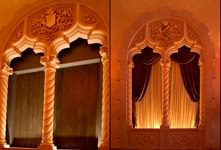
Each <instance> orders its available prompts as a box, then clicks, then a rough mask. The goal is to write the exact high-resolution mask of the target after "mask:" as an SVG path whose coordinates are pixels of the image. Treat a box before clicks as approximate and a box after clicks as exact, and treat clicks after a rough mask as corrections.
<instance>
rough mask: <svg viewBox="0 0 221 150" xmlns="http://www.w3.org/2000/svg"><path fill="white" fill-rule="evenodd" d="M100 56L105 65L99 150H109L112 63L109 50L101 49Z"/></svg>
mask: <svg viewBox="0 0 221 150" xmlns="http://www.w3.org/2000/svg"><path fill="white" fill-rule="evenodd" d="M100 55H101V57H102V60H101V61H102V65H103V67H102V68H103V82H102V116H101V136H102V137H101V144H100V146H99V149H100V150H101V149H102V150H108V149H110V146H109V113H110V111H109V109H110V63H109V55H108V49H107V48H106V47H101V49H100Z"/></svg>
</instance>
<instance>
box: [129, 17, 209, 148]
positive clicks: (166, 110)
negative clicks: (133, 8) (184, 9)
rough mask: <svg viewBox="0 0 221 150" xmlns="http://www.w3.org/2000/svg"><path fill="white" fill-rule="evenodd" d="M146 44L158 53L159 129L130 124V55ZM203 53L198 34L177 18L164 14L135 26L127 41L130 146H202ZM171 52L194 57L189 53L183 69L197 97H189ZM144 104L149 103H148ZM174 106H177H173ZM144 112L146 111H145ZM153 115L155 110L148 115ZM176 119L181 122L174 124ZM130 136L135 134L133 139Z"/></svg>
mask: <svg viewBox="0 0 221 150" xmlns="http://www.w3.org/2000/svg"><path fill="white" fill-rule="evenodd" d="M145 47H149V48H151V49H152V50H153V53H158V54H160V56H161V58H160V69H161V75H160V76H161V77H160V78H161V85H160V87H161V98H162V99H160V100H159V101H160V102H161V120H160V128H158V129H153V128H148V126H145V127H144V128H133V127H134V126H133V124H132V122H133V93H134V91H133V90H134V89H133V82H134V81H133V78H134V77H133V71H134V70H133V69H134V67H135V64H134V62H133V56H136V55H135V54H137V53H142V50H143V49H144V48H145ZM183 49H184V50H183ZM181 52H182V53H184V54H185V55H184V56H182V57H181V56H180V53H181ZM203 54H204V51H203V46H202V42H201V40H200V38H199V37H198V35H197V34H196V32H195V31H194V30H193V29H192V28H191V26H189V24H187V22H185V21H184V20H181V19H180V18H176V17H169V16H168V17H165V16H163V17H161V18H159V19H151V20H150V21H149V22H147V23H146V24H145V25H143V26H142V27H141V28H139V29H138V30H137V32H136V33H135V35H134V36H133V38H132V39H131V40H130V43H129V45H128V57H127V58H128V66H127V127H128V129H129V130H128V131H127V133H128V135H129V144H131V146H132V147H133V148H138V147H139V148H145V147H151V148H153V149H154V148H156V149H157V148H159V147H160V148H171V149H176V148H178V149H179V148H180V147H186V148H187V147H188V148H190V149H191V148H196V147H203V137H204V127H205V95H204V94H205V74H204V67H203V66H204V65H203V64H204V63H205V62H204V59H203V58H204V55H203ZM174 55H179V56H180V58H179V60H180V61H182V59H187V58H190V56H192V55H194V57H191V58H190V60H188V62H186V63H187V64H185V65H187V66H191V64H192V63H190V64H189V62H194V63H193V64H194V65H193V66H194V67H193V68H192V70H191V69H190V70H188V69H186V70H185V74H186V75H187V76H189V77H191V84H192V85H193V87H191V90H193V89H194V90H193V91H197V100H194V98H190V95H191V94H190V91H188V89H189V88H186V87H185V86H186V85H185V84H186V83H185V82H186V81H185V79H183V77H182V76H183V75H182V76H181V73H180V72H182V71H180V70H182V69H180V68H179V65H178V66H177V64H175V63H174V62H175V60H174V59H175V58H174ZM149 56H151V55H149ZM187 56H188V57H187ZM181 58H182V59H181ZM195 58H196V59H195ZM141 60H142V58H141ZM176 61H177V60H176ZM174 64H175V65H176V66H175V65H174ZM182 65H183V64H182ZM182 65H181V66H182ZM190 68H191V67H190ZM193 74H194V75H193ZM177 76H179V82H180V84H178V77H177ZM193 76H194V77H193ZM140 77H141V75H140ZM156 80H157V79H156ZM156 80H155V81H156ZM188 80H190V79H188ZM195 81H197V82H195ZM184 83H185V84H184ZM143 84H145V82H143ZM155 85H156V83H155ZM181 85H182V86H181ZM184 85H185V86H184ZM181 87H182V88H181ZM142 90H143V89H142ZM142 90H141V91H142ZM178 90H179V92H178ZM135 91H136V90H135ZM143 91H145V90H143ZM143 91H142V92H143ZM142 92H141V93H142ZM184 93H185V94H184ZM198 100H199V101H198ZM181 101H182V103H181ZM192 101H194V102H192ZM141 102H142V101H141ZM184 104H185V105H184ZM147 105H149V106H148V107H150V105H151V104H150V103H148V104H147ZM175 105H176V106H175ZM178 105H179V106H178ZM191 105H192V106H191ZM174 107H176V108H175V109H174ZM149 109H150V108H149ZM178 109H179V110H178ZM177 112H179V113H180V114H179V113H177ZM181 112H182V113H181ZM145 113H146V114H147V112H145ZM177 114H179V115H177ZM176 115H177V116H176ZM141 117H142V116H141ZM153 117H154V114H152V115H151V116H149V118H148V119H151V118H153ZM141 119H142V118H141ZM177 122H179V123H180V124H179V125H177V124H176V123H177ZM175 124H176V125H175ZM133 137H136V138H135V139H133ZM184 137H188V140H187V141H185V142H183V143H182V144H181V145H180V144H178V143H179V141H183V140H184ZM147 138H148V141H149V142H147V143H145V142H144V141H146V140H145V139H147ZM191 139H195V140H191ZM193 141H194V142H193ZM141 143H142V144H141ZM144 143H145V144H144ZM188 143H191V144H188Z"/></svg>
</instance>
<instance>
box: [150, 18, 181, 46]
mask: <svg viewBox="0 0 221 150" xmlns="http://www.w3.org/2000/svg"><path fill="white" fill-rule="evenodd" d="M149 30H150V31H149V32H150V37H151V38H152V39H153V41H154V42H157V43H159V45H160V46H162V47H163V48H165V49H167V48H169V47H170V46H172V45H173V43H174V42H176V41H179V40H181V38H182V37H183V35H184V22H182V21H179V20H177V19H172V18H170V19H163V20H159V21H155V22H153V23H151V24H150V25H149Z"/></svg>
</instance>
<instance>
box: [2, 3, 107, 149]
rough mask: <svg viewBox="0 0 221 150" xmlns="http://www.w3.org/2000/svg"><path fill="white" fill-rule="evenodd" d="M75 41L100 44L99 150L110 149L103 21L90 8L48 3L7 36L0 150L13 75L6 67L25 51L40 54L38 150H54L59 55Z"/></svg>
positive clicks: (21, 20) (29, 14) (17, 25)
mask: <svg viewBox="0 0 221 150" xmlns="http://www.w3.org/2000/svg"><path fill="white" fill-rule="evenodd" d="M77 38H83V39H86V40H87V41H88V44H93V43H99V44H101V45H102V46H101V48H100V51H99V53H100V55H101V59H102V60H101V61H102V64H103V77H102V78H103V79H102V131H101V134H102V143H101V145H100V146H99V147H100V149H103V148H104V149H107V148H109V98H110V93H109V86H110V83H109V82H110V81H109V74H110V73H109V49H108V47H109V45H108V44H109V41H108V40H109V39H108V31H107V27H106V25H105V23H104V22H103V20H102V18H100V16H99V15H98V14H97V13H96V12H95V11H93V10H92V9H91V8H89V7H87V6H85V5H83V4H79V3H73V2H65V1H63V2H56V3H55V2H53V3H47V4H45V5H43V6H41V7H39V8H37V9H36V10H35V11H32V12H30V13H28V14H27V15H25V16H24V17H23V18H21V19H20V21H19V22H17V24H16V26H14V27H13V29H12V30H11V32H10V33H9V34H8V37H7V38H6V40H5V42H4V45H3V47H2V49H3V53H4V54H3V57H2V58H1V60H0V62H1V63H0V64H1V65H0V70H1V71H0V91H1V92H0V148H1V147H2V148H4V147H7V144H6V141H5V133H6V113H7V93H8V77H9V75H11V74H12V73H13V71H12V70H13V69H12V68H10V66H9V64H10V62H11V60H12V59H14V58H16V57H20V56H21V53H22V52H23V51H25V50H26V49H27V48H32V49H33V51H34V52H35V53H43V54H44V56H43V57H42V58H41V60H40V62H41V64H42V65H44V72H45V79H44V108H43V128H42V142H41V144H40V146H39V149H56V147H55V146H54V145H53V115H54V114H53V113H54V88H55V73H56V68H57V67H58V64H59V60H58V58H57V56H58V54H59V52H60V51H61V50H63V49H65V48H69V47H70V43H71V42H73V41H75V40H76V39H77Z"/></svg>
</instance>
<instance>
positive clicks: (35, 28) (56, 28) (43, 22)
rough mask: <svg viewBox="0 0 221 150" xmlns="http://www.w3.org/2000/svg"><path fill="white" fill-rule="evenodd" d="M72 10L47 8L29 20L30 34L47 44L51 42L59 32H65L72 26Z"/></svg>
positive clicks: (67, 8)
mask: <svg viewBox="0 0 221 150" xmlns="http://www.w3.org/2000/svg"><path fill="white" fill-rule="evenodd" d="M72 11H73V10H72V8H70V7H64V8H52V7H50V8H48V10H46V11H45V12H43V13H41V14H39V15H37V16H35V17H33V18H32V19H31V33H32V35H34V36H37V37H39V38H40V39H43V40H46V41H48V42H51V41H53V40H54V39H55V38H56V37H57V36H58V34H59V32H60V31H64V30H67V29H68V28H70V26H72V24H73V20H74V19H73V12H72Z"/></svg>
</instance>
